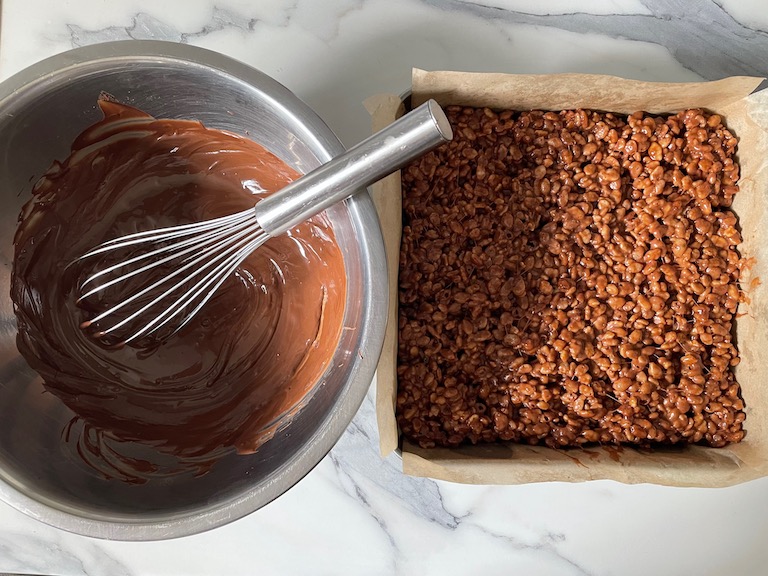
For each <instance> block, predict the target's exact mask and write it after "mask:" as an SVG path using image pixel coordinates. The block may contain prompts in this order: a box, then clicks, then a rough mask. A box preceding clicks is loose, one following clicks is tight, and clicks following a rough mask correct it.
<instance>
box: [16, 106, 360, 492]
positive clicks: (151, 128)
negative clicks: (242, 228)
mask: <svg viewBox="0 0 768 576" xmlns="http://www.w3.org/2000/svg"><path fill="white" fill-rule="evenodd" d="M99 105H100V106H101V109H102V111H103V112H104V116H105V117H104V119H103V120H102V121H100V122H99V123H97V124H95V125H93V126H92V127H90V128H88V129H87V130H86V131H85V132H83V133H82V134H81V135H80V136H79V137H78V138H77V139H76V140H75V142H74V144H73V147H72V153H71V155H70V156H69V157H68V158H67V159H66V160H65V161H64V162H63V163H55V164H54V165H53V166H52V167H51V169H50V170H49V171H48V172H47V173H46V174H45V176H43V178H42V179H41V180H40V181H39V182H38V183H37V184H36V185H35V188H34V190H33V197H32V199H31V200H30V201H29V202H28V203H27V204H26V205H25V207H24V208H23V210H22V214H21V216H20V222H19V227H18V230H17V233H16V237H15V241H14V244H15V247H16V252H15V261H14V271H13V280H12V298H13V301H14V303H15V306H16V314H17V319H18V328H19V332H18V338H17V344H18V347H19V350H20V352H21V353H22V354H23V355H24V357H25V358H26V359H27V361H28V362H29V363H30V365H31V366H32V367H33V368H34V369H35V370H37V372H39V373H40V374H41V376H42V377H43V380H44V382H45V387H46V389H47V390H49V391H50V392H52V393H53V394H55V395H56V396H57V397H58V398H60V399H61V400H62V401H63V402H64V403H65V404H66V405H67V406H69V408H71V409H72V410H73V411H74V412H75V413H76V414H77V415H78V418H79V419H80V420H81V422H79V423H77V425H74V423H73V425H72V426H70V427H68V429H67V430H66V431H65V438H69V439H70V441H74V442H76V443H77V450H78V452H79V453H80V454H81V455H82V456H83V458H84V459H85V460H86V461H87V462H88V463H89V464H90V465H91V466H94V467H96V468H97V469H98V470H99V471H100V472H101V473H102V474H103V475H105V476H108V477H118V478H122V479H124V480H132V481H136V480H140V479H143V478H146V477H147V475H149V474H167V473H176V472H179V471H183V470H188V469H190V468H193V469H196V470H198V471H204V470H205V469H207V467H209V466H210V465H211V463H212V462H214V461H215V460H216V459H217V458H218V457H220V456H221V455H222V454H225V453H227V452H230V451H232V449H235V450H237V451H239V452H242V453H249V452H252V451H254V450H255V449H256V448H257V447H258V446H259V444H260V443H262V442H263V441H264V440H265V439H267V438H268V437H269V435H270V431H271V430H274V429H275V427H276V426H278V425H279V424H280V423H281V422H284V421H285V419H286V418H288V417H290V415H291V414H292V413H293V411H295V410H296V409H297V407H298V406H300V405H301V402H302V400H303V399H305V398H306V397H307V396H308V394H309V393H310V392H311V390H312V388H313V385H314V384H315V382H317V380H318V379H319V378H320V376H321V375H322V373H323V372H324V371H325V369H326V368H327V367H328V364H329V363H330V361H331V359H332V356H333V353H334V350H335V347H336V344H337V342H338V339H339V336H340V333H341V327H342V319H343V313H344V302H345V298H346V276H345V270H344V262H343V258H342V255H341V252H340V250H339V247H338V246H337V244H336V242H335V238H334V235H333V232H332V229H331V226H330V224H329V222H328V221H327V220H326V219H325V218H324V217H323V216H322V215H321V216H318V217H315V218H313V219H311V220H310V221H308V222H306V223H304V224H302V225H300V226H298V227H296V228H295V229H293V230H292V231H291V232H290V233H287V234H284V235H282V236H280V237H277V238H273V239H270V240H269V241H268V242H267V243H266V244H265V245H264V246H263V247H261V248H259V249H258V250H257V251H256V252H254V253H253V254H252V255H251V256H249V257H248V258H247V259H246V260H245V261H244V262H243V263H242V265H241V266H240V268H239V269H238V270H237V272H236V273H235V274H233V275H232V276H231V277H230V278H228V279H227V281H226V282H225V283H224V284H223V285H222V287H221V288H220V289H219V290H218V292H217V293H216V295H215V296H214V297H213V298H212V299H211V300H210V301H209V302H208V303H207V304H206V305H205V306H204V307H203V308H202V310H201V311H200V313H198V315H196V316H195V317H194V319H193V320H192V321H191V322H190V323H189V324H188V325H186V326H184V327H183V328H182V330H181V331H180V332H179V333H177V334H176V335H174V336H173V337H171V338H168V339H167V340H148V339H145V340H144V341H142V342H138V343H137V344H135V345H128V346H123V347H118V348H115V347H110V346H105V343H104V342H103V341H100V340H98V339H97V338H95V337H94V336H93V333H92V332H84V331H83V330H81V329H80V327H79V326H80V324H81V323H83V322H85V321H87V320H89V319H90V318H92V317H93V314H94V313H95V312H97V311H98V309H103V307H104V306H108V305H109V304H110V301H112V302H114V301H116V300H118V299H120V298H121V297H124V296H125V293H119V292H114V293H111V294H110V295H109V296H106V297H104V298H102V299H101V301H99V302H98V303H97V304H96V305H95V306H94V305H89V306H87V307H83V308H81V307H79V306H78V305H77V304H76V300H77V297H78V290H77V287H78V285H79V283H80V282H82V280H83V279H84V278H86V277H87V276H89V275H91V274H92V273H93V272H94V271H98V270H102V269H104V267H105V266H106V265H108V262H107V261H106V259H100V258H99V257H96V258H93V259H90V260H84V261H80V262H76V263H75V264H72V262H74V261H75V260H76V259H77V258H78V257H79V256H80V255H82V254H83V253H85V252H87V251H88V250H89V249H91V248H93V247H94V246H96V245H98V244H100V243H101V242H104V241H107V240H110V239H112V238H115V237H118V236H122V235H125V234H129V233H132V232H136V231H140V230H148V229H155V228H159V227H164V226H173V225H178V224H185V223H189V222H195V221H200V220H204V219H210V218H215V217H218V216H223V215H227V214H231V213H235V212H239V211H241V210H244V209H247V208H249V207H251V206H253V205H254V203H255V202H257V201H258V199H259V198H261V197H263V196H264V195H266V194H269V193H271V192H274V191H276V190H278V189H280V188H282V187H283V186H285V185H286V184H287V183H288V182H290V181H291V180H293V179H295V178H296V177H297V176H298V175H297V173H296V172H294V171H293V170H292V169H290V168H289V167H288V166H287V165H286V164H284V163H283V162H282V161H281V160H279V159H278V158H277V157H276V156H274V155H273V154H271V153H270V152H268V151H267V150H265V149H264V148H262V147H261V146H259V145H258V144H256V143H254V142H252V141H250V140H248V139H245V138H242V137H240V136H237V135H234V134H230V133H226V132H222V131H218V130H210V129H207V128H205V127H204V126H202V125H201V124H200V123H198V122H193V121H183V120H157V119H154V118H152V117H151V116H148V115H147V114H144V113H143V112H140V111H138V110H135V109H133V108H129V107H126V106H123V105H120V104H116V103H112V102H106V101H100V102H99ZM123 256H124V255H123ZM131 288H132V287H131V286H128V287H126V288H125V289H126V290H128V289H131ZM133 288H135V287H133ZM73 436H75V437H76V438H74V439H73V438H72V437H73ZM132 443H139V444H141V445H144V446H151V447H152V448H153V452H156V453H157V458H156V459H153V458H147V457H146V455H144V456H142V457H141V458H135V457H133V456H130V454H131V453H132V451H131V450H130V449H127V448H126V446H130V445H131V444H132ZM133 452H135V451H133ZM167 456H172V457H173V462H174V463H173V464H172V465H171V464H168V463H167V462H166V457H167Z"/></svg>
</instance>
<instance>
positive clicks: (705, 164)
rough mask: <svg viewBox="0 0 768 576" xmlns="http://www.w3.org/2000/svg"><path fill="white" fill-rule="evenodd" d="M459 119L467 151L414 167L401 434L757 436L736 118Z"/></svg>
mask: <svg viewBox="0 0 768 576" xmlns="http://www.w3.org/2000/svg"><path fill="white" fill-rule="evenodd" d="M447 112H448V115H449V119H450V120H451V123H452V125H453V128H454V133H455V138H454V140H453V142H451V143H450V144H448V145H446V146H443V147H442V148H440V149H439V150H437V151H435V152H433V153H431V154H429V155H427V156H425V157H423V158H422V159H420V160H419V161H417V162H414V163H412V164H411V165H409V166H408V167H407V168H406V169H405V170H403V179H402V180H403V239H402V249H401V255H400V276H399V286H400V288H399V304H400V312H399V350H398V395H397V418H398V424H399V426H400V429H401V431H402V433H403V434H404V435H405V436H406V437H407V438H409V439H411V440H413V441H415V442H417V443H418V444H420V445H421V446H422V447H432V446H436V445H438V446H457V445H459V444H462V443H466V442H472V443H476V442H493V441H497V440H502V441H506V440H509V441H517V442H526V443H531V444H546V445H549V446H553V447H559V446H573V445H580V444H585V443H595V442H601V443H632V444H642V445H650V444H654V443H667V444H669V443H680V442H695V443H702V444H706V445H711V446H723V445H725V444H728V443H730V442H738V441H739V440H741V439H742V437H743V435H744V432H743V429H742V422H743V420H744V412H743V409H744V404H743V402H742V400H741V398H740V393H739V386H738V384H737V383H736V381H735V379H734V376H733V371H732V367H733V366H735V365H736V364H737V363H738V361H739V357H738V352H737V350H736V348H735V346H734V342H733V341H732V335H731V334H732V330H731V329H732V323H733V322H734V319H735V315H736V308H737V306H738V304H739V301H740V299H742V298H743V297H742V293H741V291H740V289H739V284H738V281H739V274H740V271H741V269H742V267H743V266H744V261H743V260H742V259H741V258H740V257H739V254H738V252H737V246H738V244H739V242H740V241H741V237H740V234H739V232H738V230H737V223H736V217H735V215H734V214H733V212H731V211H730V209H729V206H730V205H731V201H732V198H733V195H734V194H736V193H737V192H738V187H737V181H738V176H739V169H738V165H737V164H736V163H735V162H734V153H735V150H736V144H737V140H736V138H735V137H734V136H733V135H732V134H731V133H730V132H729V131H728V129H727V128H726V127H725V126H724V124H723V122H722V121H721V118H720V117H719V116H717V115H712V114H708V113H706V112H703V111H701V110H686V111H684V112H681V113H679V114H675V115H672V116H668V117H658V116H650V115H646V114H643V113H635V114H632V115H631V116H629V117H626V116H619V115H614V114H610V113H599V112H594V111H590V110H568V111H563V112H541V111H532V112H511V111H504V112H494V111H491V110H488V109H482V108H467V107H457V106H454V107H449V108H448V109H447Z"/></svg>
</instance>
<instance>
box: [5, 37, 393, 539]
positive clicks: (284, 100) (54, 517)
mask: <svg viewBox="0 0 768 576" xmlns="http://www.w3.org/2000/svg"><path fill="white" fill-rule="evenodd" d="M136 59H139V60H142V61H147V60H149V61H151V60H157V61H158V62H166V63H167V62H169V61H175V62H183V63H185V64H192V65H197V66H203V67H206V68H212V69H214V70H216V71H219V72H222V73H224V74H226V75H229V76H232V77H234V78H236V79H237V80H239V81H242V82H245V83H247V84H249V85H251V86H257V87H258V90H259V91H260V92H262V93H264V95H266V96H267V97H269V98H271V99H274V100H275V101H276V102H279V103H280V105H286V104H287V105H288V106H289V107H290V109H291V110H292V111H293V112H298V113H299V114H300V115H301V118H302V122H303V124H304V125H305V127H306V128H307V133H309V134H312V135H313V136H314V137H315V139H316V142H314V144H315V148H316V152H318V155H319V156H323V154H319V152H320V151H322V152H323V153H324V155H325V157H324V158H323V157H321V158H320V159H321V161H323V162H325V161H327V160H330V159H331V158H332V157H333V156H336V155H338V154H340V153H342V152H344V150H345V148H344V146H343V144H342V143H341V141H340V140H339V139H338V137H337V136H336V135H335V134H334V133H333V131H332V130H331V129H330V128H329V127H328V125H327V124H325V122H324V121H323V120H322V119H321V118H320V117H319V116H318V115H317V114H316V113H315V112H314V111H313V110H312V109H311V108H310V107H309V106H308V105H307V104H305V103H304V102H303V101H302V100H301V99H300V98H299V97H298V96H296V95H295V94H294V93H293V92H291V91H290V90H289V89H288V88H286V87H285V86H283V85H282V84H280V83H279V82H277V81H276V80H274V79H273V78H272V77H270V76H268V75H266V74H264V73H263V72H260V71H259V70H257V69H256V68H253V67H251V66H249V65H247V64H245V63H243V62H240V61H238V60H236V59H234V58H231V57H229V56H225V55H223V54H220V53H218V52H215V51H212V50H208V49H206V48H200V47H197V46H191V45H189V44H180V43H176V42H167V41H159V40H120V41H114V42H104V43H100V44H93V45H89V46H84V47H79V48H74V49H72V50H68V51H66V52H62V53H59V54H56V55H54V56H51V57H49V58H46V59H45V60H42V61H40V62H37V63H36V64H33V65H31V66H29V67H27V68H25V69H23V70H21V71H19V72H17V73H16V74H14V75H12V76H10V77H9V78H7V79H6V80H4V81H3V82H2V83H0V111H2V108H3V107H4V106H5V105H6V103H7V102H8V101H13V100H14V99H15V98H16V96H17V95H20V94H22V93H25V92H26V91H27V90H29V89H31V88H33V87H34V86H38V85H39V84H40V83H45V82H49V81H55V80H56V78H57V77H58V76H60V75H62V74H64V73H66V72H67V71H71V70H72V69H73V68H78V67H82V66H93V65H94V64H95V63H97V62H99V61H103V62H105V63H107V62H115V61H120V60H126V61H133V60H136ZM361 192H362V191H361ZM346 206H347V208H348V210H349V213H350V219H351V220H352V221H353V223H355V228H356V229H357V230H359V231H361V232H363V234H364V235H365V238H364V242H361V243H360V251H361V253H362V259H361V271H362V273H363V274H362V275H363V277H362V292H363V294H362V307H361V308H362V316H361V322H360V324H359V329H360V342H361V349H360V353H359V354H354V358H353V359H352V361H351V362H352V367H351V370H350V374H349V378H348V380H347V382H348V384H347V385H346V386H344V387H343V388H342V389H341V390H340V391H339V397H338V399H337V401H336V403H335V405H334V407H333V410H331V411H330V412H329V414H327V415H326V418H325V419H324V420H323V421H322V422H321V423H320V424H319V426H318V428H317V430H316V432H315V433H314V434H313V435H312V436H311V437H310V438H309V440H308V441H307V443H306V445H305V446H304V449H303V450H302V451H301V452H299V453H297V454H295V455H294V457H293V458H291V459H290V460H288V461H287V462H286V463H285V465H284V466H282V467H281V468H280V469H278V470H277V471H276V472H275V473H274V474H273V475H272V476H271V477H270V479H269V481H268V482H266V483H264V484H262V485H259V486H253V487H251V488H249V489H247V490H245V491H244V492H242V493H241V494H239V495H237V496H235V497H233V498H231V499H229V500H228V501H224V502H222V503H220V504H218V505H216V507H213V508H210V509H207V510H192V511H185V512H180V513H178V514H175V515H168V516H166V517H163V518H162V519H158V518H150V519H141V518H140V517H137V518H136V520H126V519H125V517H120V518H119V519H116V520H114V521H112V520H104V519H100V518H92V517H88V516H85V515H82V514H78V513H76V512H75V511H74V509H71V508H70V507H68V506H66V505H63V504H61V503H57V502H55V501H52V500H51V499H48V498H45V497H42V496H40V495H35V494H34V493H33V492H32V490H31V489H30V487H28V486H24V485H22V484H21V483H19V482H11V481H9V480H10V478H9V475H6V474H0V500H1V501H3V502H5V503H6V504H9V505H10V506H12V507H13V508H16V509H17V510H19V511H21V512H23V513H25V514H26V515H28V516H30V517H32V518H35V519H37V520H40V521H42V522H44V523H46V524H49V525H51V526H54V527H56V528H60V529H63V530H66V531H68V532H73V533H76V534H80V535H84V536H91V537H95V538H103V539H110V540H126V541H151V540H165V539H170V538H178V537H183V536H189V535H192V534H197V533H200V532H205V531H207V530H211V529H213V528H216V527H219V526H223V525H225V524H228V523H230V522H233V521H235V520H238V519H240V518H242V517H244V516H246V515H248V514H250V513H252V512H254V511H256V510H258V509H259V508H261V507H262V506H264V505H266V504H268V503H269V502H271V501H272V500H274V499H276V498H277V497H278V496H280V495H282V494H283V493H284V492H286V491H287V490H288V489H290V488H291V487H293V486H294V485H295V484H296V483H298V482H299V481H300V480H301V479H302V478H303V477H304V476H306V475H307V474H308V473H309V472H310V471H311V470H312V469H313V468H314V467H315V466H316V465H317V464H318V463H319V462H320V461H321V460H322V459H323V458H324V457H325V455H326V454H327V453H328V452H329V451H330V450H331V448H333V446H334V445H335V444H336V442H337V441H338V440H339V438H340V437H341V435H342V434H343V433H344V431H345V430H346V428H347V426H348V425H349V423H350V422H351V420H352V418H353V417H354V415H355V414H356V412H357V410H358V409H359V407H360V405H361V404H362V402H363V399H364V398H365V395H366V393H367V391H368V389H369V387H370V384H371V382H372V380H373V377H374V373H375V371H376V365H377V363H378V358H379V355H380V353H381V348H382V345H383V340H384V330H385V326H386V318H387V308H388V304H389V296H388V293H387V285H388V284H387V282H386V281H385V280H381V279H380V278H376V279H374V278H373V276H374V274H375V275H376V276H380V275H381V274H382V273H383V274H386V267H384V266H382V269H376V270H374V269H373V263H375V262H386V255H385V252H384V242H383V238H382V235H381V229H380V226H379V221H378V217H377V216H376V210H375V208H374V204H373V201H372V200H371V197H370V195H369V194H368V192H367V191H365V192H364V193H358V194H356V195H355V196H353V197H352V198H350V199H349V200H347V201H346Z"/></svg>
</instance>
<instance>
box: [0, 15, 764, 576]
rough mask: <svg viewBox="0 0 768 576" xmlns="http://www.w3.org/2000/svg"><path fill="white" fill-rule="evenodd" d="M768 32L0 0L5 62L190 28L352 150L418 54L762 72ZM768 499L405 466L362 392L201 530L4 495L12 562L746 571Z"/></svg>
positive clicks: (430, 58) (203, 567)
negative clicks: (300, 467) (463, 478)
mask: <svg viewBox="0 0 768 576" xmlns="http://www.w3.org/2000/svg"><path fill="white" fill-rule="evenodd" d="M766 31H768V10H766V9H765V3H764V2H763V1H761V0H716V1H712V0H702V1H700V2H696V1H692V0H691V1H687V2H686V1H682V0H628V1H623V2H620V1H619V0H592V1H587V0H550V1H548V2H537V1H536V0H528V1H512V0H480V1H475V2H471V1H469V0H466V1H465V0H327V1H325V0H324V1H321V0H162V1H158V0H123V1H121V2H119V3H118V2H112V1H110V0H2V28H1V29H0V75H2V77H7V76H9V75H10V74H12V73H13V72H15V71H18V70H19V69H21V68H23V67H24V66H27V65H29V64H32V63H34V62H35V61H37V60H40V59H42V58H44V57H47V56H50V55H52V54H55V53H57V52H60V51H63V50H66V49H69V48H71V47H75V46H81V45H84V44H91V43H95V42H100V41H106V40H115V39H127V38H154V39H162V40H175V41H179V42H188V43H191V44H195V45H199V46H204V47H207V48H211V49H214V50H217V51H219V52H222V53H224V54H227V55H229V56H233V57H235V58H238V59H240V60H242V61H244V62H246V63H248V64H250V65H253V66H255V67H256V68H259V69H261V70H262V71H264V72H266V73H267V74H270V75H271V76H273V77H275V78H276V79H278V80H279V81H280V82H282V83H284V84H285V85H287V86H288V87H289V88H290V89H292V90H293V91H294V92H296V93H297V94H298V95H299V96H300V97H301V98H303V99H304V100H305V101H306V102H307V103H308V104H309V105H310V106H312V107H313V108H314V109H315V110H316V111H317V112H318V113H319V114H320V115H321V116H322V117H323V118H324V119H325V120H326V121H327V122H328V123H329V124H330V126H331V127H332V128H333V129H334V130H335V131H336V132H337V134H338V135H339V136H340V137H341V138H342V140H343V141H344V142H345V143H346V144H351V143H353V142H355V141H357V140H359V139H361V138H362V137H363V136H365V135H366V134H367V133H368V129H369V128H368V126H369V123H368V117H367V114H366V112H365V111H364V109H363V107H362V105H361V102H362V101H363V100H364V99H365V98H366V97H368V96H370V95H371V94H375V93H378V92H384V91H390V92H395V93H398V92H401V91H402V90H403V89H404V88H406V87H407V86H408V84H409V77H410V69H411V67H412V66H418V67H422V68H426V69H461V70H476V71H491V70H493V71H508V72H565V71H571V72H595V73H608V74H616V75H621V76H625V77H631V78H639V79H648V80H663V81H688V80H698V79H701V78H705V79H714V78H720V77H723V76H728V75H734V74H750V75H765V74H766V73H768V33H766ZM0 425H1V424H0ZM766 512H768V479H766V480H760V481H755V482H752V483H749V484H746V485H742V486H737V487H733V488H728V489H718V490H704V489H676V488H664V487H657V486H648V485H639V486H624V485H620V484H616V483H613V482H591V483H585V484H576V485H569V484H559V483H552V484H538V485H528V486H510V487H487V486H462V485H453V484H448V483H443V482H433V481H430V480H422V479H416V478H409V477H405V476H403V475H402V473H401V472H400V471H399V462H398V461H397V460H396V459H394V458H389V459H387V460H386V461H382V460H381V458H380V457H379V455H378V442H377V438H376V426H375V418H374V414H373V404H372V400H371V396H370V395H369V398H368V399H367V400H366V402H365V403H364V405H363V407H362V408H361V410H360V412H359V413H358V415H357V416H356V418H355V420H354V422H353V424H352V425H351V426H350V428H349V429H348V431H347V432H346V434H345V435H344V436H343V437H342V439H341V441H340V442H339V444H338V445H337V446H336V448H334V450H333V451H332V452H331V453H330V455H328V456H327V457H326V458H325V459H324V460H323V461H322V462H321V463H320V465H319V466H318V467H317V468H316V469H315V470H314V471H313V472H312V473H310V474H309V475H308V476H307V477H306V478H305V479H304V480H302V481H301V482H300V483H299V484H298V485H297V486H296V487H294V488H293V489H292V490H290V491H289V492H288V493H287V494H286V495H284V496H283V497H281V498H279V499H278V500H277V501H275V502H273V503H272V504H270V505H268V506H267V507H265V508H263V509H262V510H260V511H258V512H256V513H254V514H252V515H250V516H248V517H246V518H244V519H242V520H239V521H237V522H234V523H232V524H230V525H228V526H225V527H223V528H219V529H216V530H213V531H210V532H207V533H205V534H201V535H198V536H192V537H187V538H182V539H178V540H173V541H165V542H156V543H121V542H107V541H99V540H93V539H89V538H84V537H80V536H75V535H72V534H68V533H65V532H62V531H59V530H56V529H54V528H50V527H48V526H46V525H43V524H40V523H38V522H36V521H34V520H31V519H28V518H27V517H26V516H24V515H23V514H21V513H20V512H16V511H15V510H13V509H11V508H9V507H7V506H4V505H0V572H2V571H6V572H14V573H23V574H35V573H37V574H57V575H59V574H60V575H77V574H87V575H90V576H93V575H97V574H109V575H113V576H120V575H128V574H160V575H173V574H179V575H182V574H183V575H197V574H200V575H203V574H205V575H208V574H210V575H214V574H222V575H223V574H226V575H235V574H307V573H312V574H372V575H373V574H423V575H429V574H441V575H442V574H480V573H482V574H487V575H494V574H511V573H515V574H538V575H550V574H551V575H601V576H607V575H613V574H615V575H635V574H636V575H645V574H654V575H677V574H697V575H720V574H735V575H740V576H750V575H758V574H765V573H766V572H768V546H765V543H764V541H765V535H766V534H768V513H766Z"/></svg>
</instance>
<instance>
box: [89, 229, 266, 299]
mask: <svg viewBox="0 0 768 576" xmlns="http://www.w3.org/2000/svg"><path fill="white" fill-rule="evenodd" d="M254 226H258V224H257V223H256V222H255V221H254V219H253V218H251V220H250V221H248V220H243V221H242V222H239V223H237V224H235V225H234V226H232V228H231V229H223V230H222V229H215V230H211V231H208V232H206V233H205V234H203V235H201V236H200V237H197V236H193V237H192V238H188V239H186V240H182V241H181V242H177V243H175V244H169V245H167V246H162V247H160V248H157V249H155V250H151V251H149V252H145V253H142V254H139V255H138V256H134V257H133V258H130V259H128V260H125V261H123V262H118V263H117V264H113V265H112V266H109V267H107V268H105V269H104V270H101V271H100V272H97V273H95V274H93V275H92V276H89V277H88V278H87V279H86V280H85V281H84V282H83V283H82V284H81V285H80V290H81V291H82V290H83V289H84V288H85V287H86V286H87V285H88V284H90V283H91V282H93V281H94V280H97V279H98V278H101V277H102V276H106V275H107V274H111V273H112V272H114V271H115V270H119V269H120V268H125V267H127V266H130V265H131V264H135V263H136V262H140V261H142V260H146V259H148V258H152V257H155V256H159V255H161V254H165V253H168V252H170V255H168V256H166V257H164V258H162V259H160V260H156V261H154V262H153V263H152V264H150V265H147V266H143V267H141V268H137V269H135V270H131V271H129V272H126V273H125V274H123V275H122V276H118V277H117V278H113V279H112V280H109V281H108V282H105V283H103V284H100V285H99V286H97V287H96V288H93V289H91V290H90V291H88V292H86V293H85V294H83V295H82V296H80V298H79V299H78V302H81V301H83V300H85V299H86V298H88V297H89V296H93V295H94V294H96V293H98V292H100V291H102V290H104V289H105V288H108V287H110V286H114V285H115V284H119V283H120V282H123V281H125V280H128V279H129V278H132V277H133V276H136V275H137V274H141V273H143V272H147V271H148V270H152V269H153V268H156V267H158V266H162V265H163V264H166V263H168V262H170V261H172V260H174V259H176V258H178V257H180V256H182V255H185V254H189V253H191V252H196V251H199V250H200V248H203V247H205V246H209V245H210V244H212V243H213V242H216V241H217V240H219V239H220V238H222V237H224V238H226V237H227V236H228V235H229V234H230V230H231V233H233V234H235V233H238V232H240V231H241V230H243V229H244V228H245V229H247V228H249V227H251V228H252V227H254ZM147 242H152V243H155V240H147ZM185 248H186V249H185ZM110 249H111V250H115V249H117V248H110ZM106 251H107V250H105V252H106Z"/></svg>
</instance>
